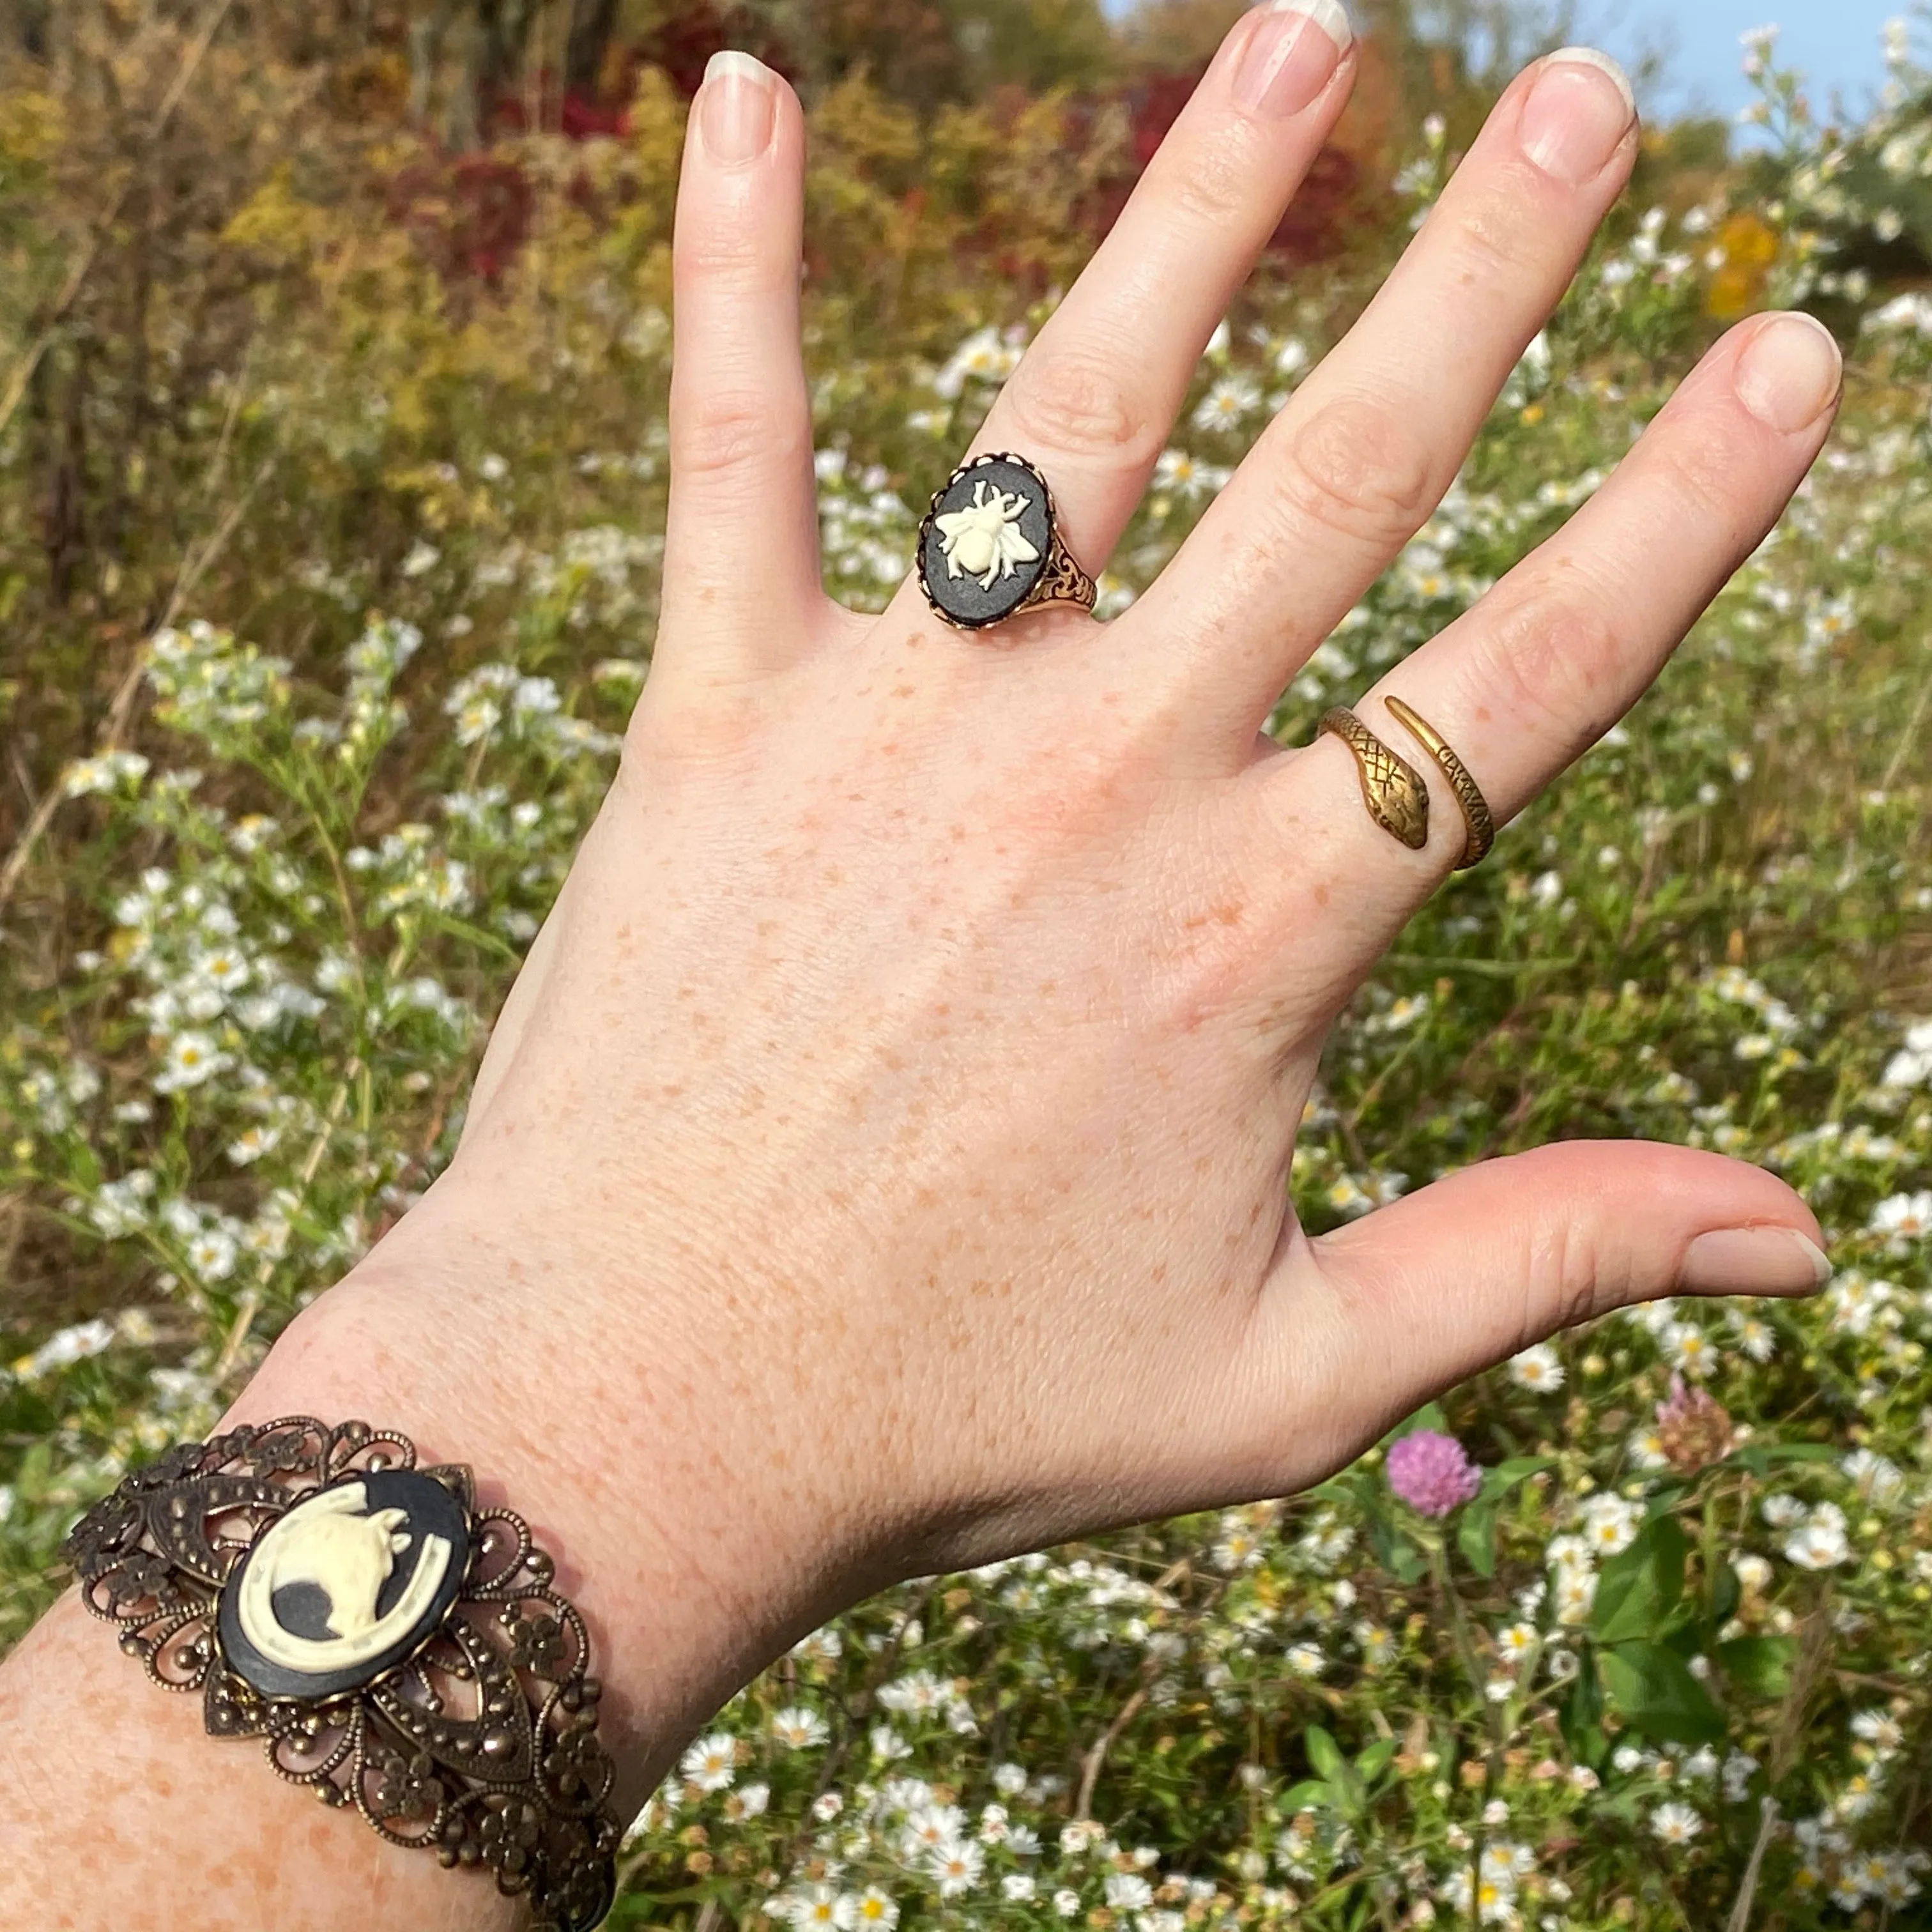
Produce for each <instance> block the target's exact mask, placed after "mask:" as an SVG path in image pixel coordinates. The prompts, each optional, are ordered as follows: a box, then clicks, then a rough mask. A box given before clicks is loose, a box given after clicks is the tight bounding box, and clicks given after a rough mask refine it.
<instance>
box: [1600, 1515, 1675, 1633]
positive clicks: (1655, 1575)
mask: <svg viewBox="0 0 1932 1932" xmlns="http://www.w3.org/2000/svg"><path fill="white" fill-rule="evenodd" d="M1686 1547H1687V1545H1686V1544H1685V1536H1684V1532H1683V1530H1682V1529H1681V1528H1680V1527H1679V1525H1678V1522H1677V1519H1676V1517H1670V1516H1665V1517H1658V1519H1657V1520H1656V1521H1655V1522H1654V1523H1646V1525H1645V1526H1643V1529H1640V1531H1638V1532H1637V1541H1635V1542H1634V1543H1633V1544H1631V1547H1629V1548H1628V1550H1623V1551H1622V1552H1620V1553H1619V1554H1618V1555H1616V1556H1613V1557H1612V1558H1611V1559H1610V1561H1609V1562H1607V1563H1606V1564H1605V1565H1604V1567H1603V1570H1602V1571H1601V1574H1599V1576H1598V1579H1597V1594H1596V1597H1595V1600H1594V1601H1592V1604H1591V1607H1590V1628H1591V1630H1592V1631H1593V1632H1594V1633H1595V1636H1596V1637H1597V1639H1598V1642H1599V1643H1627V1642H1628V1641H1630V1640H1631V1639H1633V1638H1637V1637H1655V1636H1657V1635H1658V1634H1660V1633H1661V1631H1662V1630H1663V1628H1664V1625H1665V1624H1666V1622H1668V1621H1669V1619H1670V1613H1671V1612H1672V1611H1673V1610H1675V1609H1676V1607H1677V1604H1678V1600H1679V1598H1681V1597H1682V1595H1683V1594H1684V1554H1685V1549H1686Z"/></svg>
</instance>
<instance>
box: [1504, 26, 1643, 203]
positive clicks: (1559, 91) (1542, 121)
mask: <svg viewBox="0 0 1932 1932" xmlns="http://www.w3.org/2000/svg"><path fill="white" fill-rule="evenodd" d="M1636 118H1637V96H1636V95H1634V93H1632V92H1631V84H1630V81H1629V80H1628V77H1626V76H1625V73H1624V71H1623V69H1622V68H1620V67H1619V66H1618V65H1617V64H1616V62H1615V61H1613V60H1612V59H1611V58H1610V55H1608V54H1600V53H1599V52H1598V51H1597V49H1595V47H1565V48H1564V49H1562V52H1559V53H1553V54H1551V55H1550V56H1549V57H1548V58H1547V59H1546V60H1545V61H1544V63H1543V71H1542V72H1541V74H1538V77H1537V80H1536V85H1535V86H1534V87H1532V89H1530V91H1529V99H1528V100H1527V101H1525V102H1524V103H1523V118H1522V120H1521V121H1520V122H1519V123H1518V124H1517V135H1518V137H1519V138H1520V139H1521V141H1522V142H1523V152H1524V153H1525V154H1527V155H1528V156H1529V158H1530V159H1531V160H1532V161H1534V162H1535V163H1536V165H1537V166H1538V167H1540V168H1541V169H1542V170H1543V172H1544V173H1545V174H1547V175H1554V176H1555V177H1556V179H1557V180H1559V181H1562V183H1563V184H1565V186H1566V187H1582V186H1583V184H1584V183H1585V182H1586V181H1591V180H1594V179H1595V177H1596V176H1597V175H1599V174H1601V172H1603V170H1604V167H1605V166H1607V165H1608V163H1609V161H1610V157H1611V156H1612V155H1613V154H1615V153H1616V151H1617V148H1618V147H1619V144H1620V143H1621V142H1622V140H1623V138H1624V136H1625V135H1626V134H1627V133H1629V132H1630V125H1631V122H1632V121H1634V120H1635V119H1636Z"/></svg>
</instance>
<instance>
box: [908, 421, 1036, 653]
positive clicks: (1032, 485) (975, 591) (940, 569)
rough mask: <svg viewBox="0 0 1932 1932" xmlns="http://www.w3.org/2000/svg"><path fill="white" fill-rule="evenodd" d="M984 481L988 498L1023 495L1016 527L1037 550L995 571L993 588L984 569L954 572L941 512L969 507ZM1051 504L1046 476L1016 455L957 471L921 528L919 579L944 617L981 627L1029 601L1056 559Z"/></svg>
mask: <svg viewBox="0 0 1932 1932" xmlns="http://www.w3.org/2000/svg"><path fill="white" fill-rule="evenodd" d="M980 484H983V485H984V486H985V490H986V495H987V496H991V495H992V493H993V492H994V491H995V490H998V491H1000V492H1001V493H1002V494H1004V496H1007V497H1009V498H1011V497H1013V496H1020V497H1022V498H1024V499H1025V506H1024V507H1023V508H1022V510H1021V511H1020V513H1019V515H1018V516H1017V517H1015V518H1014V519H1013V523H1012V527H1013V529H1015V530H1016V531H1017V532H1019V535H1022V537H1024V538H1025V539H1026V540H1027V541H1028V544H1031V546H1032V547H1033V548H1034V550H1035V551H1037V553H1038V554H1037V556H1035V557H1034V559H1033V561H1032V562H1028V563H1016V564H1014V565H1013V567H1012V568H1011V571H1010V572H1009V573H1008V574H1005V575H998V574H996V575H995V577H994V578H993V581H992V585H991V586H990V587H989V588H982V586H981V584H980V578H981V577H984V576H985V575H986V571H984V570H982V571H980V573H979V574H978V575H977V576H969V575H968V574H965V573H964V572H963V571H962V574H959V576H957V577H956V576H954V575H953V569H952V565H951V562H950V560H949V559H948V558H947V555H946V551H945V547H944V545H945V538H944V535H942V534H941V531H940V528H939V519H940V517H941V516H942V515H944V514H947V513H948V512H950V511H954V510H964V509H968V508H971V505H972V502H973V495H974V488H975V486H976V485H980ZM1050 503H1051V499H1050V497H1049V494H1048V491H1047V487H1046V478H1045V477H1043V475H1040V472H1039V471H1038V470H1037V469H1034V466H1032V464H1031V463H1023V462H1022V461H1021V460H1019V458H1016V457H1013V456H987V457H982V458H979V459H978V460H977V461H975V462H973V463H968V464H967V465H965V467H964V468H962V469H959V470H956V471H955V472H954V473H953V475H952V477H951V478H949V479H948V481H947V483H946V484H945V486H944V487H943V488H942V489H941V490H940V491H939V492H938V494H937V495H936V496H934V498H933V499H932V508H930V509H929V510H928V511H926V520H925V521H924V522H923V523H921V524H920V525H919V582H920V583H921V584H922V586H924V588H925V590H926V596H927V598H929V601H931V602H932V604H933V606H934V607H935V609H936V610H938V612H939V613H940V614H941V616H944V617H945V618H946V619H947V620H948V621H949V622H952V623H954V624H957V625H959V626H960V628H962V629H963V630H969V631H975V630H980V629H983V628H985V627H986V625H989V624H997V623H998V622H1000V621H1001V619H1003V618H1006V617H1010V616H1012V615H1013V613H1014V612H1015V611H1016V610H1018V609H1019V607H1020V606H1021V605H1022V604H1024V603H1025V601H1026V600H1027V599H1028V597H1030V596H1031V595H1032V594H1033V592H1034V588H1035V586H1037V584H1038V583H1039V582H1040V579H1041V578H1042V577H1043V576H1044V575H1045V574H1046V571H1047V570H1048V568H1049V566H1050V565H1051V564H1052V556H1053V523H1052V516H1051V514H1049V511H1050Z"/></svg>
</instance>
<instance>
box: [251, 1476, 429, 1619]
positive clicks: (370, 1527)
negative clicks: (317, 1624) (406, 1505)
mask: <svg viewBox="0 0 1932 1932" xmlns="http://www.w3.org/2000/svg"><path fill="white" fill-rule="evenodd" d="M338 1493H339V1494H341V1495H342V1496H344V1498H345V1499H346V1498H347V1497H348V1496H349V1495H350V1492H348V1491H347V1490H343V1491H340V1492H338ZM409 1520H410V1513H409V1511H407V1510H401V1509H380V1510H378V1511H376V1513H375V1514H374V1515H373V1516H352V1515H349V1514H341V1515H336V1514H322V1513H320V1512H317V1514H314V1515H311V1516H308V1517H305V1518H304V1519H303V1520H302V1521H301V1522H300V1523H291V1524H290V1530H289V1534H288V1535H287V1536H284V1537H281V1538H278V1539H277V1541H276V1543H275V1547H274V1549H273V1550H270V1551H269V1552H268V1553H267V1554H268V1557H269V1576H268V1580H267V1581H268V1586H269V1590H270V1591H271V1592H274V1591H276V1590H279V1589H281V1587H282V1586H283V1585H284V1584H285V1583H314V1584H317V1585H319V1586H320V1587H321V1588H322V1589H324V1590H325V1591H326V1592H328V1594H329V1615H328V1616H327V1617H326V1619H324V1621H323V1628H324V1629H325V1630H328V1631H333V1632H334V1633H335V1635H336V1636H338V1637H361V1636H362V1635H363V1634H365V1632H366V1631H372V1630H374V1628H376V1598H377V1594H378V1592H380V1590H381V1589H382V1587H383V1585H384V1584H385V1583H387V1582H388V1581H389V1572H390V1571H391V1570H392V1569H393V1568H395V1559H397V1557H398V1556H401V1554H402V1553H403V1552H404V1550H407V1549H408V1547H410V1537H409V1533H408V1532H407V1531H406V1530H404V1529H402V1528H401V1525H403V1524H404V1523H407V1522H408V1521H409Z"/></svg>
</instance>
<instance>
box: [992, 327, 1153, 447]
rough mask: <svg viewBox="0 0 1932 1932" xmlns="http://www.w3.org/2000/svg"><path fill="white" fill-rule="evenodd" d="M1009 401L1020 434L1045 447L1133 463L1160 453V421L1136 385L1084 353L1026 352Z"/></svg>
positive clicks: (1029, 440)
mask: <svg viewBox="0 0 1932 1932" xmlns="http://www.w3.org/2000/svg"><path fill="white" fill-rule="evenodd" d="M1007 402H1008V405H1009V407H1010V408H1011V410H1012V411H1013V419H1014V421H1015V422H1016V425H1017V427H1018V429H1019V434H1020V435H1021V436H1022V437H1023V438H1025V440H1027V441H1028V442H1030V443H1039V444H1040V446H1042V447H1043V448H1046V449H1057V450H1061V451H1063V452H1066V453H1067V454H1069V455H1091V456H1099V457H1105V458H1109V459H1111V460H1116V461H1118V462H1121V463H1129V464H1133V463H1152V462H1153V460H1154V458H1156V457H1157V456H1158V455H1160V443H1161V437H1160V425H1158V424H1157V423H1156V422H1154V421H1153V420H1152V419H1151V417H1150V416H1149V414H1148V410H1147V409H1146V407H1145V403H1144V401H1143V400H1142V398H1140V397H1139V395H1136V393H1135V392H1134V389H1133V386H1132V384H1131V383H1127V382H1124V381H1123V380H1121V377H1119V376H1118V374H1115V371H1113V370H1112V369H1110V368H1107V367H1106V366H1105V364H1104V363H1103V362H1101V361H1097V360H1094V359H1090V358H1089V357H1088V356H1085V355H1084V354H1082V355H1072V354H1068V353H1065V352H1064V351H1063V352H1061V353H1058V354H1049V355H1047V356H1037V352H1036V356H1028V357H1027V358H1026V359H1025V360H1024V361H1022V363H1021V364H1020V366H1019V370H1018V371H1017V372H1016V374H1015V376H1014V377H1013V381H1012V383H1010V385H1009V386H1008V387H1007Z"/></svg>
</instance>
